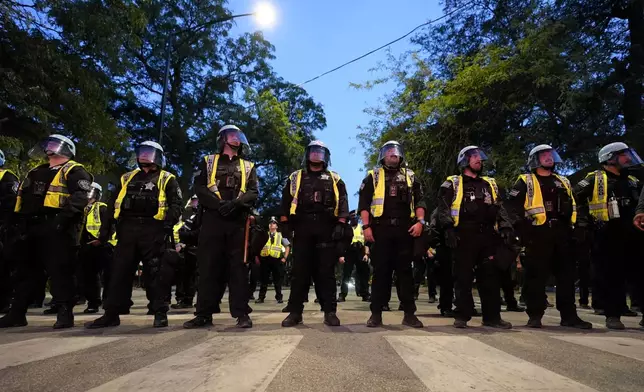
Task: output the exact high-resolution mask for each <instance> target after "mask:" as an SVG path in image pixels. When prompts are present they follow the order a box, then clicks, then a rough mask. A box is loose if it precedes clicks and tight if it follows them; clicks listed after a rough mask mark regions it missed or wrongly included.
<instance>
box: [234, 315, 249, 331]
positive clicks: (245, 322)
mask: <svg viewBox="0 0 644 392" xmlns="http://www.w3.org/2000/svg"><path fill="white" fill-rule="evenodd" d="M252 327H253V321H252V320H251V319H250V317H249V316H248V315H247V314H245V315H243V316H241V317H237V328H252Z"/></svg>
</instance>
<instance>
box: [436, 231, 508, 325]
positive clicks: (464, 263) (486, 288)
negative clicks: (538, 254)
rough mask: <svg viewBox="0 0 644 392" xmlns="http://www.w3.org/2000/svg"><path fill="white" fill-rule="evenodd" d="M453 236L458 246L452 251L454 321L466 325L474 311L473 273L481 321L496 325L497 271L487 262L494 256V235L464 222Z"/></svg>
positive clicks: (498, 307) (498, 311) (498, 313)
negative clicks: (455, 235) (455, 236)
mask: <svg viewBox="0 0 644 392" xmlns="http://www.w3.org/2000/svg"><path fill="white" fill-rule="evenodd" d="M456 232H457V235H458V238H459V240H458V246H457V247H456V249H454V250H452V254H453V257H454V265H453V275H454V290H455V293H456V308H457V309H458V312H456V315H455V318H456V319H457V320H463V321H469V320H471V318H472V312H473V311H474V298H473V297H472V285H473V282H474V274H475V269H476V283H477V288H478V292H479V296H480V298H481V312H482V316H483V321H484V322H491V323H493V322H496V321H499V320H500V319H501V298H500V297H499V292H500V284H499V273H500V270H499V267H498V265H497V263H496V262H495V260H494V259H491V258H490V257H493V256H494V255H495V254H496V246H497V245H498V234H497V233H496V232H495V231H494V228H493V227H491V226H482V225H480V224H468V223H467V222H464V223H461V225H459V226H458V227H457V228H456ZM441 297H442V295H441ZM441 309H442V308H441Z"/></svg>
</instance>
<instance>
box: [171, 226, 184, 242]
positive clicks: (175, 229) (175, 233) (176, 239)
mask: <svg viewBox="0 0 644 392" xmlns="http://www.w3.org/2000/svg"><path fill="white" fill-rule="evenodd" d="M184 224H185V222H184V221H179V223H177V224H176V225H174V227H173V228H172V236H173V238H174V243H175V244H178V243H179V242H181V238H179V230H181V228H182V227H183V225H184Z"/></svg>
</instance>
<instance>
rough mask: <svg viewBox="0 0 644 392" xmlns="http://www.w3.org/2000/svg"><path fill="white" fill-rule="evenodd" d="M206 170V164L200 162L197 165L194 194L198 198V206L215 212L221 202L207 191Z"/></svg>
mask: <svg viewBox="0 0 644 392" xmlns="http://www.w3.org/2000/svg"><path fill="white" fill-rule="evenodd" d="M207 173H208V172H207V170H206V163H205V162H202V163H201V164H200V165H199V174H198V175H197V176H196V177H195V181H194V187H195V193H196V195H197V197H198V198H199V204H200V205H202V206H204V207H206V208H207V209H209V210H216V209H218V208H219V205H220V204H221V200H219V198H218V197H217V195H215V194H214V193H212V192H210V190H209V189H208V178H207V176H208V174H207Z"/></svg>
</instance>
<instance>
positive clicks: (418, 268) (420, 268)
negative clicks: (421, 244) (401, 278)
mask: <svg viewBox="0 0 644 392" xmlns="http://www.w3.org/2000/svg"><path fill="white" fill-rule="evenodd" d="M434 271H435V269H434V259H430V258H424V257H417V258H416V260H415V261H414V294H415V295H416V297H418V293H419V292H420V286H421V285H422V284H423V281H425V278H427V294H428V295H429V296H436V275H435V272H434Z"/></svg>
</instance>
